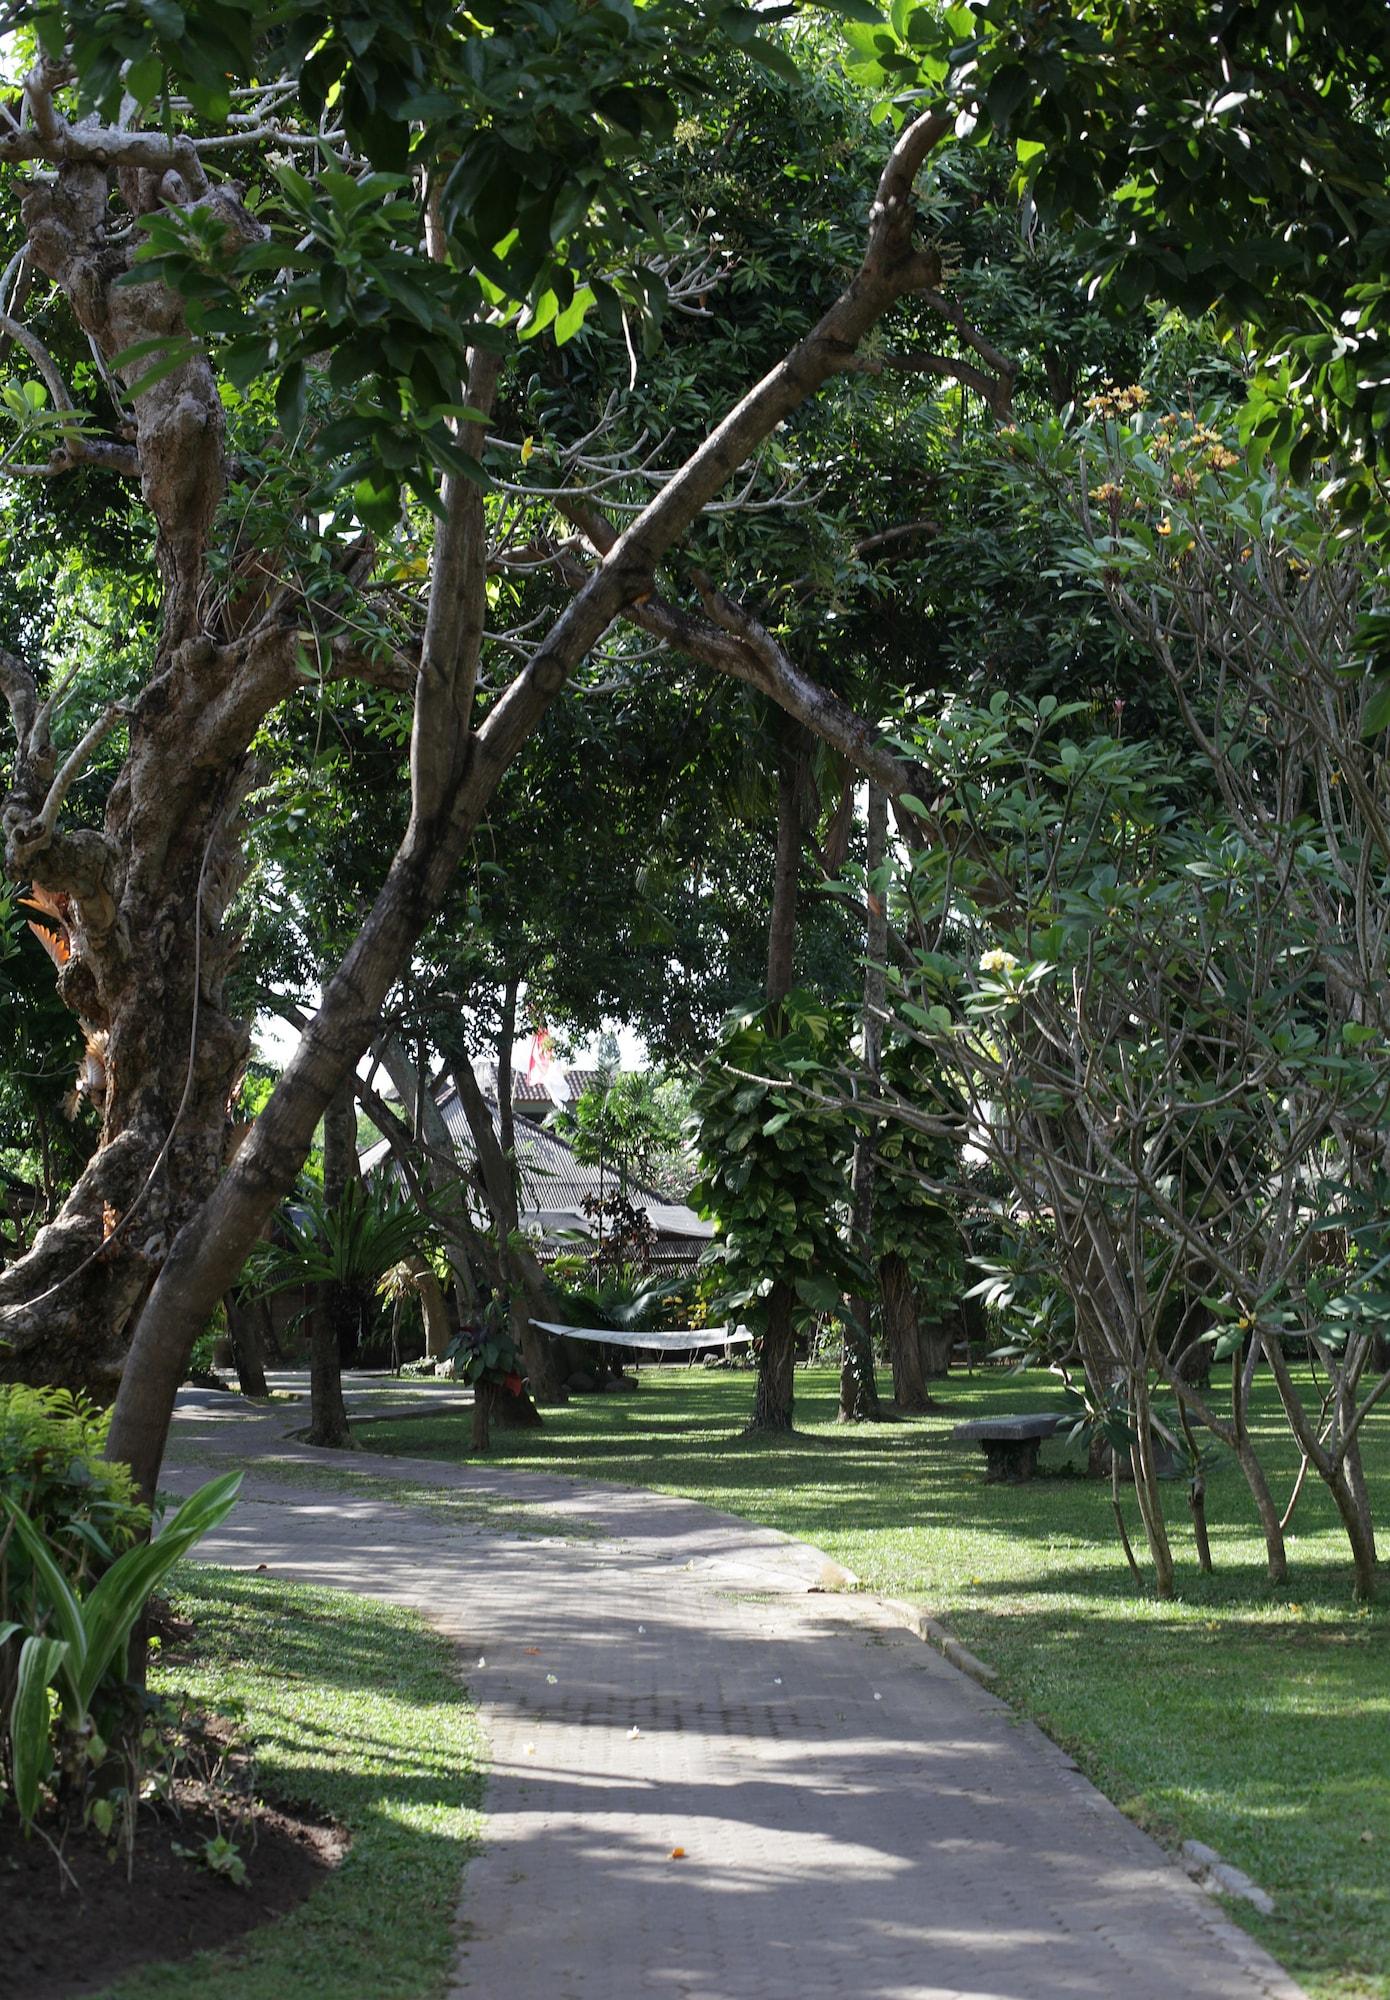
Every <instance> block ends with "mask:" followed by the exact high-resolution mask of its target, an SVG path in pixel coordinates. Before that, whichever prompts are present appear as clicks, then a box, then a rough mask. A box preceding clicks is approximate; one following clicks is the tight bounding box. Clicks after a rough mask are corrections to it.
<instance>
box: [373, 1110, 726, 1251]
mask: <svg viewBox="0 0 1390 2000" xmlns="http://www.w3.org/2000/svg"><path fill="white" fill-rule="evenodd" d="M481 1080H482V1079H480V1081H481ZM435 1101H436V1102H437V1104H438V1105H439V1109H440V1112H441V1113H442V1115H443V1118H444V1124H445V1127H446V1129H447V1130H448V1134H449V1137H450V1139H451V1140H452V1141H453V1144H454V1146H455V1148H456V1149H457V1151H458V1155H459V1158H460V1160H462V1161H464V1162H465V1163H471V1161H472V1159H473V1135H472V1133H471V1132H470V1131H469V1129H468V1120H467V1119H466V1118H465V1117H464V1115H463V1106H462V1105H461V1104H460V1103H459V1100H458V1093H457V1092H456V1090H455V1089H454V1086H453V1085H452V1084H448V1085H447V1086H444V1087H442V1088H439V1089H437V1090H436V1093H435ZM488 1101H489V1105H490V1107H491V1110H492V1121H493V1126H494V1129H498V1130H500V1120H499V1119H498V1116H497V1108H496V1105H495V1103H493V1101H492V1099H491V1098H489V1100H488ZM514 1131H515V1139H516V1163H517V1179H518V1182H519V1188H518V1192H519V1194H520V1197H521V1221H522V1226H523V1227H524V1228H526V1227H529V1228H532V1229H539V1230H541V1231H542V1232H543V1233H546V1234H548V1233H550V1232H551V1231H553V1230H571V1229H572V1230H575V1231H576V1232H579V1231H582V1232H583V1233H584V1234H586V1235H587V1234H590V1233H591V1229H590V1225H589V1223H588V1219H587V1218H586V1216H585V1214H584V1200H585V1197H586V1196H588V1195H597V1194H598V1193H599V1192H600V1187H601V1186H602V1190H603V1191H604V1192H606V1193H607V1194H608V1195H609V1196H612V1195H613V1194H615V1193H616V1192H617V1183H616V1181H615V1180H614V1177H613V1174H612V1172H611V1171H610V1172H609V1173H607V1174H606V1175H605V1176H604V1177H603V1179H602V1183H601V1182H600V1176H599V1170H598V1168H597V1167H596V1166H586V1165H585V1164H584V1162H583V1161H581V1160H577V1159H576V1158H575V1156H574V1153H573V1151H572V1150H571V1148H570V1147H569V1146H568V1145H566V1143H565V1141H564V1140H563V1139H561V1138H560V1137H558V1135H557V1134H556V1133H554V1132H551V1131H549V1130H548V1129H547V1128H546V1127H545V1126H544V1125H539V1124H537V1123H536V1122H535V1120H534V1119H531V1118H527V1117H525V1116H522V1117H520V1118H518V1119H517V1120H516V1122H515V1126H514ZM389 1151H390V1148H389V1147H388V1146H387V1143H386V1141H385V1140H384V1139H382V1140H380V1141H379V1142H378V1143H377V1144H376V1145H374V1146H369V1147H368V1148H367V1150H366V1151H365V1152H364V1153H363V1154H362V1156H361V1161H360V1165H361V1167H362V1171H363V1172H364V1173H371V1172H372V1171H373V1169H374V1168H376V1167H377V1166H379V1165H380V1164H381V1163H382V1162H383V1161H384V1160H385V1159H386V1157H387V1155H388V1153H389ZM628 1194H629V1195H630V1197H631V1198H632V1199H633V1200H634V1201H638V1202H640V1203H641V1204H642V1206H643V1207H644V1208H645V1209H646V1211H647V1213H648V1215H650V1217H651V1221H652V1227H653V1229H655V1231H656V1232H657V1235H658V1236H676V1237H687V1238H693V1239H695V1240H697V1241H701V1242H707V1241H708V1240H709V1238H710V1237H712V1236H713V1234H714V1231H713V1228H712V1227H711V1225H710V1224H709V1223H708V1222H703V1221H702V1220H701V1219H700V1217H699V1216H698V1215H696V1213H695V1211H694V1209H693V1208H687V1207H686V1206H685V1204H684V1203H683V1202H672V1201H667V1200H665V1199H664V1197H663V1196H661V1195H660V1194H658V1193H657V1191H656V1190H655V1188H649V1187H643V1186H641V1185H639V1184H638V1183H637V1182H634V1181H629V1182H628Z"/></svg>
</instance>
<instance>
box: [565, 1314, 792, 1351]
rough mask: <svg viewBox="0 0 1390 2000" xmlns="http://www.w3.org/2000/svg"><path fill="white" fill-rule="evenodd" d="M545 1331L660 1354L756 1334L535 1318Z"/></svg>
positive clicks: (742, 1341)
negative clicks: (619, 1329)
mask: <svg viewBox="0 0 1390 2000" xmlns="http://www.w3.org/2000/svg"><path fill="white" fill-rule="evenodd" d="M531 1324H532V1326H538V1327H540V1329H541V1331H542V1332H543V1333H561V1334H563V1335H564V1337H565V1339H566V1340H592V1341H594V1342H595V1343H596V1344H597V1345H601V1346H603V1347H642V1348H646V1349H648V1350H649V1351H653V1352H655V1353H657V1354H689V1353H690V1351H691V1350H692V1348H696V1347H747V1345H748V1343H749V1341H750V1340H751V1339H752V1338H753V1336H752V1334H751V1333H749V1331H748V1329H747V1328H746V1327H741V1326H740V1327H735V1328H734V1329H733V1330H732V1332H731V1331H730V1329H729V1328H728V1327H727V1326H702V1327H692V1328H691V1329H690V1331H689V1332H688V1333H632V1332H624V1333H615V1332H614V1331H613V1329H612V1328H611V1327H607V1326H561V1325H560V1324H559V1323H558V1322H557V1321H555V1320H552V1319H533V1320H532V1322H531Z"/></svg>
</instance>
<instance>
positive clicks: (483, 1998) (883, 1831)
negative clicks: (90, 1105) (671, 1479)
mask: <svg viewBox="0 0 1390 2000" xmlns="http://www.w3.org/2000/svg"><path fill="white" fill-rule="evenodd" d="M209 1400H210V1399H208V1398H192V1399H186V1407H185V1409H184V1410H183V1411H182V1413H181V1419H180V1422H179V1423H178V1425H177V1426H176V1439H175V1445H174V1449H173V1455H172V1457H171V1471H170V1474H169V1480H168V1483H169V1484H170V1485H174V1486H177V1487H179V1488H181V1489H184V1490H186V1489H187V1488H189V1487H190V1486H191V1485H193V1484H195V1483H197V1481H198V1480H199V1479H201V1478H205V1477H207V1476H208V1473H207V1461H208V1459H209V1458H210V1457H211V1456H213V1455H214V1454H216V1455H219V1456H220V1455H221V1453H223V1452H230V1453H233V1454H235V1455H236V1456H237V1457H240V1458H244V1459H245V1460H246V1461H247V1462H248V1464H249V1465H250V1467H251V1472H250V1476H249V1477H248V1480H247V1485H246V1488H245V1497H244V1499H243V1501H242V1503H241V1504H240V1505H239V1507H238V1509H237V1511H236V1512H235V1514H234V1515H233V1516H232V1518H231V1520H230V1521H229V1522H228V1523H227V1524H226V1526H225V1527H224V1528H223V1529H222V1530H221V1531H220V1533H219V1534H218V1535H217V1536H216V1537H215V1538H213V1539H212V1540H210V1542H209V1543H208V1544H206V1545H205V1547H204V1553H206V1554H207V1556H208V1557H209V1558H210V1559H213V1560H216V1561H219V1562H229V1563H232V1564H238V1565H246V1566H255V1565H256V1564H258V1563H262V1562H263V1563H265V1564H266V1565H267V1566H268V1568H269V1569H270V1571H271V1572H272V1573H279V1574H293V1575H295V1576H299V1577H303V1578H305V1579H307V1580H310V1581H313V1582H316V1583H326V1584H336V1585H340V1586H342V1587H344V1588H347V1589H352V1590H358V1591H363V1592H367V1593H369V1594H371V1595H375V1596H382V1597H388V1598H391V1599H393V1600H396V1601H399V1602H404V1603H409V1604H414V1605H419V1606H421V1607H423V1608H424V1609H425V1610H426V1611H427V1612H428V1613H429V1615H430V1616H431V1618H432V1619H433V1620H434V1621H435V1622H436V1623H437V1624H438V1625H439V1626H440V1627H441V1628H442V1629H443V1630H444V1631H446V1632H447V1633H449V1634H450V1636H451V1637H453V1638H454V1639H455V1640H456V1641H457V1642H458V1644H459V1646H460V1648H461V1649H462V1650H463V1656H464V1663H465V1669H466V1674H467V1679H468V1681H469V1684H470V1686H471V1688H472V1690H473V1692H474V1694H475V1695H476V1697H477V1699H478V1701H479V1703H480V1705H481V1709H482V1716H483V1721H484V1723H485V1726H486V1728H487V1731H488V1734H489V1737H490V1739H491V1746H492V1770H491V1778H490V1781H489V1789H488V1797H487V1808H488V1821H487V1827H486V1832H485V1842H486V1846H485V1850H484V1852H483V1854H482V1855H481V1856H480V1857H479V1858H478V1859H476V1860H475V1861H474V1862H473V1863H472V1864H471V1866H470V1868H469V1870H468V1874H467V1880H466V1883H465V1888H464V1894H463V1902H462V1908H461V1911H460V1951H459V1961H458V1970H457V1975H456V1986H455V1988H454V2000H600V1996H601V2000H840V1996H844V2000H1300V1994H1299V1989H1298V1988H1297V1987H1296V1986H1295V1985H1294V1983H1293V1982H1292V1980H1290V1979H1289V1977H1288V1976H1287V1974H1285V1973H1284V1972H1283V1971H1281V1969H1280V1968H1279V1967H1278V1966H1277V1965H1276V1964H1275V1963H1274V1962H1273V1960H1272V1959H1270V1958H1269V1957H1267V1956H1266V1955H1265V1954H1264V1953H1263V1952H1262V1951H1260V1949H1259V1948H1258V1947H1257V1946H1256V1945H1255V1944H1254V1943H1253V1942H1252V1941H1251V1940H1250V1939H1249V1938H1248V1937H1246V1936H1245V1934H1244V1933H1243V1932H1241V1931H1240V1930H1238V1929H1237V1928H1236V1927H1235V1926H1234V1925H1233V1924H1231V1923H1230V1922H1229V1921H1228V1920H1227V1919H1226V1918H1225V1916H1224V1915H1223V1914H1222V1913H1221V1911H1220V1909H1219V1908H1218V1907H1217V1906H1216V1905H1215V1904H1213V1903H1212V1902H1211V1901H1210V1900H1209V1899H1208V1898H1207V1897H1206V1896H1204V1895H1203V1894H1202V1892H1201V1891H1200V1890H1198V1889H1197V1888H1195V1887H1194V1886H1193V1884H1191V1883H1190V1882H1189V1881H1188V1880H1187V1878H1186V1877H1185V1876H1184V1875H1183V1874H1181V1873H1180V1872H1179V1870H1178V1869H1177V1868H1176V1867H1175V1866H1174V1865H1173V1864H1172V1863H1171V1862H1170V1861H1169V1860H1168V1859H1167V1857H1166V1856H1165V1855H1164V1854H1163V1853H1162V1852H1161V1850H1160V1849H1159V1848H1157V1847H1156V1846H1155V1845H1154V1844H1153V1843H1152V1842H1151V1841H1149V1840H1148V1839H1147V1838H1146V1836H1145V1835H1143V1834H1142V1833H1140V1832H1139V1830H1138V1829H1137V1828H1136V1827H1135V1826H1133V1825H1132V1824H1131V1823H1130V1821H1128V1820H1127V1819H1125V1818H1124V1816H1123V1815H1122V1814H1121V1813H1120V1812H1118V1811H1117V1810H1116V1809H1115V1808H1114V1807H1113V1806H1111V1805H1110V1804H1109V1803H1108V1802H1107V1801H1106V1800H1105V1799H1103V1798H1102V1797H1101V1796H1100V1794H1099V1793H1098V1792H1096V1791H1095V1790H1093V1788H1092V1787H1091V1786H1090V1785H1089V1784H1087V1783H1086V1781H1085V1780H1084V1779H1083V1778H1082V1777H1081V1776H1080V1775H1079V1773H1078V1772H1077V1771H1076V1769H1075V1767H1074V1766H1073V1765H1072V1764H1071V1763H1070V1761H1069V1760H1068V1759H1067V1758H1066V1757H1065V1756H1064V1754H1063V1753H1062V1752H1061V1751H1060V1750H1058V1749H1057V1748H1056V1747H1055V1746H1054V1745H1053V1744H1051V1743H1049V1742H1048V1741H1047V1739H1046V1738H1045V1737H1043V1736H1042V1735H1041V1734H1040V1733H1039V1732H1038V1731H1037V1730H1035V1729H1034V1728H1033V1727H1032V1726H1031V1725H1030V1724H1027V1723H1024V1722H1022V1721H1021V1720H1020V1719H1019V1718H1018V1717H1017V1716H1016V1715H1014V1713H1013V1712H1012V1711H1011V1710H1010V1709H1008V1708H1006V1707H1005V1706H1004V1704H1003V1703H1001V1702H999V1701H998V1700H996V1699H995V1698H994V1697H993V1696H992V1695H990V1694H988V1693H986V1692H985V1691H984V1690H983V1689H981V1688H979V1687H977V1686H976V1685H975V1684H974V1683H973V1682H972V1681H969V1680H967V1679H966V1678H965V1677H964V1676H963V1675H961V1674H959V1673H958V1672H957V1671H956V1670H955V1668H953V1667H951V1666H949V1665H947V1664H946V1662H945V1661H943V1660H942V1659H941V1658H940V1657H939V1656H938V1655H937V1654H936V1653H934V1652H933V1651H932V1650H931V1649H930V1648H929V1647H927V1646H925V1645H923V1644H922V1643H921V1641H920V1640H919V1639H917V1638H915V1637H913V1636H911V1635H909V1634H908V1633H906V1632H905V1631H903V1630H902V1629H901V1628H900V1627H898V1626H896V1625H894V1624H892V1623H891V1622H890V1620H889V1619H888V1618H887V1616H886V1615H885V1614H884V1613H883V1612H882V1611H881V1610H880V1609H878V1608H876V1606H875V1603H874V1601H873V1600H872V1599H868V1598H856V1597H846V1596H831V1595H821V1594H814V1588H813V1587H814V1586H815V1585H816V1584H817V1583H818V1582H819V1581H820V1580H821V1577H822V1572H823V1564H824V1558H823V1557H822V1556H820V1555H819V1554H818V1552H816V1551H815V1550H811V1549H808V1548H807V1547H806V1546H805V1545H804V1544H800V1543H795V1542H791V1541H788V1540H786V1539H785V1538H783V1537H781V1536H778V1535H776V1534H774V1533H772V1532H771V1531H769V1530H767V1529H762V1528H757V1527H754V1526H752V1525H750V1524H749V1523H747V1522H742V1521H737V1520H734V1519H732V1518H731V1517H730V1516H728V1515H721V1514H716V1513H713V1512H711V1511H710V1510H709V1509H706V1508H703V1507H699V1506H696V1505H694V1504H693V1503H690V1502H686V1501H682V1500H674V1499H666V1498H663V1497H661V1496H659V1495H656V1494H652V1493H647V1492H642V1491H634V1490H630V1489H625V1488H617V1487H606V1486H598V1485H589V1484H578V1483H574V1482H571V1481H568V1480H559V1479H553V1478H548V1477H547V1476H545V1475H543V1474H530V1473H511V1472H502V1471H494V1470H478V1469H474V1468H471V1467H456V1466H446V1465H436V1464H432V1463H429V1462H425V1461H421V1460H415V1459H412V1460H401V1459H388V1458H384V1457H378V1456H375V1455H371V1454H368V1453H365V1452H358V1453H354V1454H351V1455H347V1454H329V1453H322V1452H313V1453H310V1452H308V1451H306V1450H304V1449H303V1448H301V1447H297V1446H294V1445H292V1444H287V1443H286V1442H285V1440H284V1437H283V1432H284V1430H285V1428H286V1425H287V1421H288V1419H287V1417H286V1415H285V1414H284V1412H281V1413H278V1414H277V1416H276V1417H274V1418H272V1419H269V1420H267V1419H265V1418H256V1419H249V1420H242V1421H233V1420H230V1418H229V1416H228V1414H227V1412H228V1405H229V1400H230V1399H224V1401H223V1403H222V1406H221V1409H222V1417H221V1420H220V1421H219V1420H217V1419H216V1417H215V1416H214V1415H212V1414H210V1413H209V1410H208V1407H207V1406H208V1403H209ZM461 1421H466V1420H465V1419H461ZM363 1435H364V1436H368V1437H369V1436H370V1432H364V1433H363ZM180 1460H183V1461H185V1464H184V1469H183V1470H175V1469H174V1468H177V1467H178V1466H179V1463H180ZM277 1460H278V1461H285V1460H293V1461H298V1462H299V1464H301V1465H302V1464H303V1463H305V1462H308V1463H310V1464H312V1465H313V1466H314V1467H316V1468H323V1467H324V1466H325V1464H326V1463H328V1464H333V1465H335V1466H341V1467H343V1468H345V1471H346V1476H347V1478H348V1479H349V1480H350V1481H351V1486H350V1490H349V1492H348V1493H347V1494H346V1495H344V1496H343V1497H339V1496H337V1495H336V1494H334V1493H333V1492H331V1491H327V1490H325V1489H324V1488H323V1487H322V1485H321V1484H320V1483H319V1481H320V1480H321V1478H322V1471H321V1470H320V1471H319V1472H317V1473H316V1474H315V1475H313V1483H312V1484H310V1485H307V1486H306V1485H303V1484H299V1485H295V1484H293V1483H286V1482H287V1479H290V1478H292V1477H293V1476H294V1475H295V1474H296V1472H297V1467H296V1465H295V1464H290V1465H289V1467H288V1471H286V1470H285V1469H283V1468H282V1469H281V1471H280V1472H279V1474H278V1476H277V1469H276V1461H277ZM195 1461H196V1462H195ZM377 1474H381V1475H383V1476H385V1477H388V1478H390V1479H392V1480H394V1481H399V1480H401V1479H402V1478H407V1479H415V1480H426V1481H428V1482H429V1483H430V1484H431V1485H432V1486H435V1485H437V1486H438V1487H440V1488H443V1489H447V1490H448V1493H449V1496H450V1497H449V1500H448V1501H447V1502H446V1503H445V1504H443V1505H436V1506H431V1507H430V1508H428V1509H420V1508H416V1507H414V1506H412V1507H408V1508H407V1507H403V1506H402V1505H400V1504H399V1501H398V1500H394V1499H386V1498H383V1497H381V1496H380V1495H377V1496H375V1497H374V1496H373V1492H372V1478H373V1476H374V1475H377ZM298 1477H299V1478H300V1479H301V1480H302V1479H303V1477H304V1475H303V1473H302V1472H299V1473H298ZM484 1661H485V1662H486V1664H482V1663H483V1662H484ZM475 1663H476V1664H475ZM634 1731H636V1732H637V1733H636V1734H634V1733H633V1732H634ZM676 1848H683V1849H684V1855H683V1857H680V1858H675V1857H674V1856H673V1850H674V1849H676Z"/></svg>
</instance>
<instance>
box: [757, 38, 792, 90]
mask: <svg viewBox="0 0 1390 2000" xmlns="http://www.w3.org/2000/svg"><path fill="white" fill-rule="evenodd" d="M743 46H744V52H745V54H747V55H750V56H752V58H753V60H754V62H755V63H760V64H761V65H762V67H763V68H764V69H766V70H771V72H772V74H773V75H774V76H780V77H781V78H782V79H783V81H784V82H786V83H799V82H800V81H801V71H800V70H799V69H798V68H797V66H796V64H795V63H794V62H793V60H792V58H791V57H790V56H789V55H788V54H787V51H786V50H785V49H784V48H781V47H780V46H779V45H778V44H777V43H776V42H765V41H763V40H762V38H761V36H757V35H755V36H754V37H753V39H752V40H751V41H748V42H745V43H744V45H743Z"/></svg>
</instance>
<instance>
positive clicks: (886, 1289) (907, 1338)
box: [878, 1250, 936, 1412]
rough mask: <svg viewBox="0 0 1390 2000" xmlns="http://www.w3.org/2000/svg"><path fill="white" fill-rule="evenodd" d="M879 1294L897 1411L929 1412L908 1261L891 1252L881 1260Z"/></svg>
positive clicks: (931, 1407)
mask: <svg viewBox="0 0 1390 2000" xmlns="http://www.w3.org/2000/svg"><path fill="white" fill-rule="evenodd" d="M878 1284H879V1293H880V1295H881V1297H882V1299H883V1330H884V1334H885V1336H886V1338H887V1342H888V1361H889V1366H890V1367H891V1368H892V1371H893V1401H894V1402H895V1403H896V1404H897V1406H898V1408H899V1409H900V1410H906V1411H912V1412H916V1411H920V1410H932V1409H935V1407H936V1405H935V1404H934V1403H933V1401H932V1398H931V1393H930V1391H929V1390H928V1388H927V1381H926V1376H925V1375H924V1374H923V1372H922V1340H921V1330H920V1327H919V1325H918V1321H917V1288H916V1286H915V1285H914V1284H913V1282H912V1272H911V1270H910V1269H909V1268H908V1264H907V1260H906V1258H904V1257H900V1256H899V1255H898V1253H897V1252H896V1251H895V1250H894V1251H890V1252H889V1254H888V1255H887V1256H886V1257H884V1258H882V1259H880V1262H879V1267H878Z"/></svg>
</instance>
